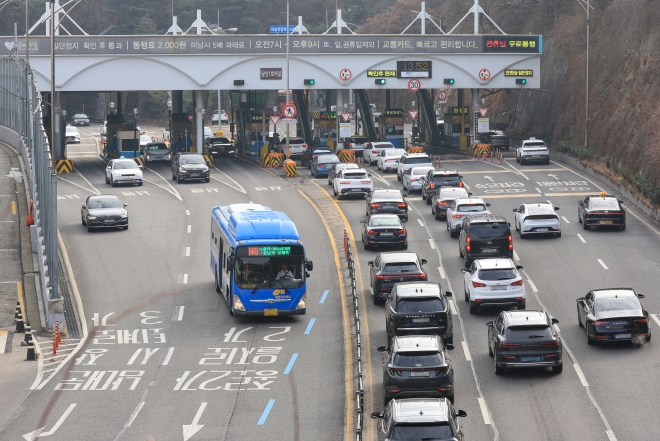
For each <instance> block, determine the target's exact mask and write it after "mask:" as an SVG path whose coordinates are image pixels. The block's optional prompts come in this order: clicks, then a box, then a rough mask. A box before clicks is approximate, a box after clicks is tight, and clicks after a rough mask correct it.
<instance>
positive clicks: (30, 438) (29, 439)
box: [23, 403, 76, 441]
mask: <svg viewBox="0 0 660 441" xmlns="http://www.w3.org/2000/svg"><path fill="white" fill-rule="evenodd" d="M74 407H76V403H73V404H71V405H70V406H69V408H68V409H67V410H66V412H64V414H63V415H62V416H61V417H60V419H59V420H57V422H56V423H55V425H54V426H53V428H52V429H50V430H49V431H48V432H43V433H42V430H44V429H45V427H42V428H41V429H37V430H35V431H34V432H30V433H26V434H25V435H23V438H24V439H25V440H26V441H34V440H35V439H37V438H41V437H44V436H50V435H52V434H53V433H55V432H56V431H57V429H59V428H60V426H61V425H62V423H63V422H64V420H65V419H66V417H68V416H69V414H70V413H71V411H73V408H74Z"/></svg>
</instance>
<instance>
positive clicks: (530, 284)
mask: <svg viewBox="0 0 660 441" xmlns="http://www.w3.org/2000/svg"><path fill="white" fill-rule="evenodd" d="M527 283H529V286H530V287H531V288H532V291H534V292H539V290H538V289H536V285H534V282H532V279H530V278H529V277H528V278H527Z"/></svg>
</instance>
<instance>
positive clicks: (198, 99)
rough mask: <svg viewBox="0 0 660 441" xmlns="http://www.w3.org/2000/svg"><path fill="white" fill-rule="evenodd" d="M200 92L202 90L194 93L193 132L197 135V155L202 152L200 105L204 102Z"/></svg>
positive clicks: (202, 129)
mask: <svg viewBox="0 0 660 441" xmlns="http://www.w3.org/2000/svg"><path fill="white" fill-rule="evenodd" d="M202 92H203V91H202V90H196V91H195V132H196V133H197V139H196V142H195V147H197V153H202V152H203V151H204V118H203V114H202V107H203V105H202V104H203V102H204V101H203V99H202Z"/></svg>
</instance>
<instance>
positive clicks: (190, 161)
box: [172, 152, 211, 182]
mask: <svg viewBox="0 0 660 441" xmlns="http://www.w3.org/2000/svg"><path fill="white" fill-rule="evenodd" d="M172 179H173V180H175V181H177V182H183V181H188V180H202V181H204V182H209V181H210V180H211V169H210V168H209V167H208V166H207V165H206V160H205V159H204V156H202V155H200V154H199V153H191V152H179V153H177V154H176V156H174V159H173V160H172Z"/></svg>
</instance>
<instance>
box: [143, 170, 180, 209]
mask: <svg viewBox="0 0 660 441" xmlns="http://www.w3.org/2000/svg"><path fill="white" fill-rule="evenodd" d="M144 169H145V170H149V171H150V172H151V173H153V174H155V175H156V176H158V177H159V178H161V179H162V180H163V182H165V185H167V186H168V187H169V188H165V187H163V186H162V185H158V184H156V183H155V182H152V181H147V180H146V179H144V178H143V179H144V180H145V181H147V182H149V183H151V184H153V185H155V186H156V187H159V188H162V189H163V190H165V191H167V192H168V193H171V194H172V195H174V197H175V198H177V199H178V200H180V201H181V202H183V198H182V197H181V195H180V194H179V192H178V191H176V188H174V187H172V184H170V183H169V181H168V180H167V179H165V178H164V177H162V176H161V175H160V173H157V172H155V171H154V170H153V169H150V168H147V167H145V168H144Z"/></svg>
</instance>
